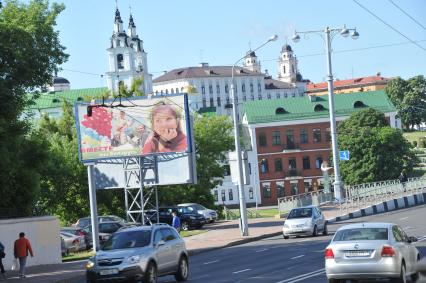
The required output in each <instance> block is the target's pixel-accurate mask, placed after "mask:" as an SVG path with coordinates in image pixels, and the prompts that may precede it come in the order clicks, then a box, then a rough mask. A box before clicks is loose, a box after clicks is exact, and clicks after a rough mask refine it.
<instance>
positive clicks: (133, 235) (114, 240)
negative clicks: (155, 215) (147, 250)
mask: <svg viewBox="0 0 426 283" xmlns="http://www.w3.org/2000/svg"><path fill="white" fill-rule="evenodd" d="M150 240H151V231H128V232H123V233H115V234H113V235H112V236H111V237H110V238H109V239H108V241H106V242H105V244H104V245H103V246H102V248H101V250H103V251H108V250H118V249H131V248H140V247H145V246H147V245H149V242H150Z"/></svg>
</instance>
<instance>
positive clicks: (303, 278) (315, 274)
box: [288, 271, 325, 283]
mask: <svg viewBox="0 0 426 283" xmlns="http://www.w3.org/2000/svg"><path fill="white" fill-rule="evenodd" d="M324 273H325V271H321V272H318V273H314V274H311V275H308V276H305V277H302V278H299V279H296V280H293V281H289V282H288V283H294V282H299V281H303V280H305V279H308V278H311V277H315V276H319V275H321V274H324Z"/></svg>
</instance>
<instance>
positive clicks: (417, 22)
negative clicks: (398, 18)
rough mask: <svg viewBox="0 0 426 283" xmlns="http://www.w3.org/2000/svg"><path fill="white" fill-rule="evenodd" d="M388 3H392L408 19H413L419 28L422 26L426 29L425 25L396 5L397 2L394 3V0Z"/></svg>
mask: <svg viewBox="0 0 426 283" xmlns="http://www.w3.org/2000/svg"><path fill="white" fill-rule="evenodd" d="M388 1H389V2H390V3H392V5H394V6H395V7H396V8H397V9H399V10H400V11H401V12H403V13H404V14H405V15H406V16H407V17H409V18H410V19H412V20H413V22H415V23H416V24H418V25H419V26H421V27H422V28H423V29H426V27H425V26H424V25H422V24H421V23H420V22H419V21H417V20H416V19H415V18H413V17H412V16H410V14H408V13H407V12H406V11H404V10H403V9H402V8H401V7H399V6H398V5H396V4H395V2H393V1H392V0H388Z"/></svg>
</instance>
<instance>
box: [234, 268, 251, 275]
mask: <svg viewBox="0 0 426 283" xmlns="http://www.w3.org/2000/svg"><path fill="white" fill-rule="evenodd" d="M249 270H251V269H250V268H247V269H243V270H239V271H234V272H232V273H234V274H237V273H241V272H246V271H249Z"/></svg>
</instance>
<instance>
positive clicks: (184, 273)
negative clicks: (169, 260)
mask: <svg viewBox="0 0 426 283" xmlns="http://www.w3.org/2000/svg"><path fill="white" fill-rule="evenodd" d="M188 273H189V267H188V260H187V259H186V257H181V258H180V260H179V266H178V270H177V272H176V274H175V278H176V281H179V282H182V281H186V280H187V279H188Z"/></svg>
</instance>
